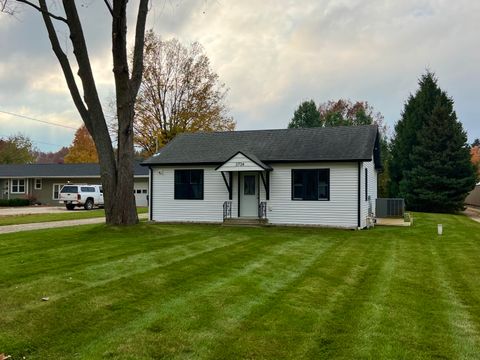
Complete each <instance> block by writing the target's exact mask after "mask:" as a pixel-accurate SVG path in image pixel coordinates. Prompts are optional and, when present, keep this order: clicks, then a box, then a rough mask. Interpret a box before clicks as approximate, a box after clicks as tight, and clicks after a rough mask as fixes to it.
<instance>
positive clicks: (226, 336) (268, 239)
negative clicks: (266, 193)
mask: <svg viewBox="0 0 480 360" xmlns="http://www.w3.org/2000/svg"><path fill="white" fill-rule="evenodd" d="M437 223H442V224H443V225H444V235H442V236H438V235H436V227H437ZM18 235H21V236H19V237H18V238H17V239H15V237H14V236H12V235H8V236H7V235H0V249H1V250H0V263H2V264H3V263H8V264H9V266H8V268H5V270H6V272H4V271H3V269H4V268H2V271H0V283H1V285H2V286H0V328H1V331H0V352H6V353H8V354H12V355H13V358H14V359H16V358H22V357H23V356H26V358H28V359H44V358H54V359H75V358H79V359H101V358H115V359H155V358H180V359H206V358H207V359H208V358H209V359H214V358H233V359H237V358H261V359H279V358H291V359H301V358H315V359H327V358H328V359H330V358H345V359H347V358H348V359H350V358H355V359H357V358H365V359H367V358H368V359H383V358H385V359H405V358H408V359H420V358H421V359H427V358H428V359H429V358H452V359H453V358H476V357H477V354H479V353H480V340H479V336H478V331H479V329H480V327H479V324H480V305H479V301H478V300H479V297H480V287H479V286H478V285H480V284H479V282H480V279H479V277H478V270H479V264H478V263H479V262H478V261H477V259H478V258H480V224H478V223H475V222H473V221H470V220H469V219H467V218H465V217H463V216H451V215H439V214H415V225H414V226H413V227H411V228H385V227H384V228H380V227H379V228H375V229H374V230H370V231H342V230H334V229H311V228H276V227H273V228H224V227H220V226H203V225H178V226H177V225H168V226H165V225H160V226H158V225H151V224H140V225H138V226H135V227H132V228H109V227H106V226H99V225H96V226H91V225H89V226H82V227H76V228H72V229H54V230H45V231H37V232H32V233H24V234H18ZM28 236H30V238H29V237H28ZM10 247H12V248H14V250H12V249H10ZM42 248H44V250H45V254H46V257H45V259H46V260H45V261H42V259H41V256H42ZM25 259H28V260H29V261H28V262H24V263H23V264H19V263H18V262H20V261H22V260H25ZM70 277H71V278H72V279H70ZM7 284H8V287H7V286H4V285H7ZM45 288H47V290H50V291H49V293H48V294H45V295H47V296H50V301H48V302H41V301H40V300H39V298H38V296H37V295H38V294H39V292H40V291H42V289H45ZM42 295H43V294H42Z"/></svg>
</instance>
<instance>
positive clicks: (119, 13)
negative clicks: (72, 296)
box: [22, 0, 148, 225]
mask: <svg viewBox="0 0 480 360" xmlns="http://www.w3.org/2000/svg"><path fill="white" fill-rule="evenodd" d="M22 2H24V3H26V4H28V5H30V6H32V7H34V8H35V9H37V10H39V11H40V12H41V14H42V17H43V20H44V22H45V25H46V28H47V31H48V35H49V39H50V43H51V45H52V49H53V51H54V53H55V55H56V56H57V59H58V61H59V63H60V65H61V67H62V71H63V73H64V76H65V80H66V81H67V86H68V88H69V91H70V94H71V96H72V99H73V101H74V103H75V106H76V107H77V110H78V112H79V114H80V116H81V117H82V120H83V121H84V123H85V126H86V127H87V129H88V131H89V132H90V134H91V135H92V138H93V140H94V142H95V147H96V148H97V153H98V157H99V163H100V176H101V179H102V185H103V194H104V201H105V215H106V222H107V224H111V225H131V224H136V223H137V222H138V216H137V211H136V206H135V196H134V193H133V189H134V172H133V169H134V162H133V161H134V158H133V156H134V147H133V117H134V115H135V113H134V105H135V100H136V96H137V93H138V88H139V87H140V82H141V79H142V72H143V45H144V39H145V23H146V17H147V12H148V0H140V2H139V8H138V16H137V25H136V30H135V47H134V57H133V69H132V75H131V78H130V75H129V70H128V57H127V42H126V35H127V24H126V8H127V2H128V1H127V0H113V7H111V6H110V3H109V2H106V5H107V6H108V8H109V11H110V13H111V15H112V54H113V73H114V76H115V88H116V98H117V116H118V150H117V157H116V158H115V154H114V151H113V145H112V141H111V139H110V134H109V132H108V127H107V123H106V121H105V116H104V114H103V109H102V104H101V102H100V99H99V96H98V92H97V88H96V84H95V79H94V76H93V72H92V69H91V65H90V59H89V56H88V51H87V45H86V42H85V37H84V34H83V29H82V24H81V21H80V18H79V16H78V12H77V9H76V5H75V2H74V1H71V0H63V7H64V10H65V15H66V19H64V18H61V17H58V16H54V15H52V14H51V13H50V12H49V11H48V7H47V4H46V1H45V0H39V6H38V7H37V6H36V5H34V4H32V3H30V2H29V1H22ZM52 18H54V19H57V20H58V19H60V20H61V21H64V22H65V23H66V24H67V25H68V28H69V31H70V40H71V42H72V45H73V53H74V55H75V59H76V61H77V64H78V76H79V77H80V80H81V83H82V89H83V99H82V96H81V95H80V91H79V89H78V86H77V84H76V82H75V77H74V75H73V71H72V68H71V66H70V63H69V60H68V57H67V56H66V54H65V53H64V52H63V50H62V48H61V46H60V43H59V41H58V36H57V33H56V30H55V27H54V26H53V23H52Z"/></svg>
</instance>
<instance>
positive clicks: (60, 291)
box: [0, 236, 249, 321]
mask: <svg viewBox="0 0 480 360" xmlns="http://www.w3.org/2000/svg"><path fill="white" fill-rule="evenodd" d="M248 240H249V238H247V237H243V238H242V237H241V238H239V239H236V240H235V241H229V240H227V239H225V238H222V237H219V236H211V237H202V238H196V239H195V241H192V242H189V243H187V244H182V245H175V246H173V247H170V248H166V249H163V248H162V249H161V250H157V251H150V252H142V253H140V254H138V253H136V254H133V255H126V257H125V256H124V257H122V258H120V259H118V258H115V259H113V260H111V261H107V262H102V263H101V264H93V265H91V264H86V265H87V266H86V267H85V268H83V269H80V270H76V271H74V272H67V273H58V272H55V273H54V274H53V273H52V275H50V276H44V277H42V278H41V279H33V280H31V281H29V282H28V283H21V284H20V285H15V286H10V287H8V288H4V289H0V309H2V308H5V309H7V308H8V309H9V312H8V314H7V317H5V318H4V320H3V321H8V320H9V319H12V318H13V317H14V316H15V315H16V313H17V312H18V311H25V310H32V309H34V308H38V307H40V306H44V304H43V303H41V302H39V301H38V299H39V298H41V297H44V296H46V295H49V297H50V299H51V300H52V301H58V300H60V299H62V298H65V297H70V296H73V295H75V294H77V293H80V292H83V291H88V290H90V289H92V288H95V287H100V286H105V285H107V284H108V283H109V282H112V281H116V280H118V279H120V278H125V277H128V276H134V275H137V274H142V273H145V272H149V271H152V270H154V269H160V268H162V267H166V266H170V265H174V264H176V263H178V262H181V261H187V260H189V259H191V258H193V257H196V256H200V255H203V254H206V253H208V252H212V251H217V250H219V249H225V248H228V247H230V246H233V245H235V244H237V243H239V242H242V241H248ZM32 294H33V296H32Z"/></svg>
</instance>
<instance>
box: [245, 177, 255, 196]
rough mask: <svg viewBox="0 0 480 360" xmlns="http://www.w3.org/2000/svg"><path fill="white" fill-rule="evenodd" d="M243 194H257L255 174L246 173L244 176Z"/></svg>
mask: <svg viewBox="0 0 480 360" xmlns="http://www.w3.org/2000/svg"><path fill="white" fill-rule="evenodd" d="M243 194H244V195H255V175H245V176H244V177H243Z"/></svg>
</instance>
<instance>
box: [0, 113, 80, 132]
mask: <svg viewBox="0 0 480 360" xmlns="http://www.w3.org/2000/svg"><path fill="white" fill-rule="evenodd" d="M0 113H3V114H7V115H11V116H16V117H19V118H22V119H26V120H30V121H36V122H39V123H43V124H47V125H51V126H59V127H63V128H66V129H73V130H77V128H75V127H73V126H68V125H63V124H58V123H53V122H50V121H45V120H39V119H35V118H32V117H29V116H25V115H20V114H15V113H12V112H9V111H2V110H0Z"/></svg>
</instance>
